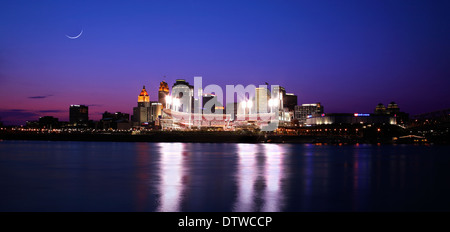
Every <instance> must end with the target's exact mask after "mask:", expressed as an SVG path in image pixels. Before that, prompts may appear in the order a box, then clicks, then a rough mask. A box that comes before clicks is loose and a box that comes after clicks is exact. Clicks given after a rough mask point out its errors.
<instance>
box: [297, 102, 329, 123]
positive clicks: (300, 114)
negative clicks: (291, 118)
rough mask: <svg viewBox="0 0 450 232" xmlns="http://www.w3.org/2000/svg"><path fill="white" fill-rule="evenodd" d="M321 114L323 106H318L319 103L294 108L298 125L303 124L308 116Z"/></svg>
mask: <svg viewBox="0 0 450 232" xmlns="http://www.w3.org/2000/svg"><path fill="white" fill-rule="evenodd" d="M322 113H323V105H322V104H320V102H318V103H313V104H302V105H301V106H295V118H296V119H298V122H299V123H300V125H303V124H305V123H306V119H307V117H309V116H310V115H315V114H322Z"/></svg>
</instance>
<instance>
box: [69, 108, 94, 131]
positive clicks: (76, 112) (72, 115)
mask: <svg viewBox="0 0 450 232" xmlns="http://www.w3.org/2000/svg"><path fill="white" fill-rule="evenodd" d="M69 121H70V123H72V124H74V125H75V126H77V125H83V126H86V125H87V123H88V122H89V109H88V107H87V106H85V105H70V109H69Z"/></svg>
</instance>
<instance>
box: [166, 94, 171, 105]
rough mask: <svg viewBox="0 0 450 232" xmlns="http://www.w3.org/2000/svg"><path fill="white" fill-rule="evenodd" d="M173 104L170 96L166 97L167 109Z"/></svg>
mask: <svg viewBox="0 0 450 232" xmlns="http://www.w3.org/2000/svg"><path fill="white" fill-rule="evenodd" d="M170 104H172V97H171V96H170V95H167V96H166V108H168V105H170Z"/></svg>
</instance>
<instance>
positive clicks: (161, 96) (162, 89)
mask: <svg viewBox="0 0 450 232" xmlns="http://www.w3.org/2000/svg"><path fill="white" fill-rule="evenodd" d="M168 95H169V85H168V84H167V83H166V82H165V81H161V83H160V84H159V91H158V102H159V103H161V104H162V106H163V108H165V107H166V96H168Z"/></svg>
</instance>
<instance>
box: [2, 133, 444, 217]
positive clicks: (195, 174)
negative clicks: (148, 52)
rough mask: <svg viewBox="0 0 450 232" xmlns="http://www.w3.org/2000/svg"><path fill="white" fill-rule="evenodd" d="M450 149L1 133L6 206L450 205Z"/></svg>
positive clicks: (69, 208) (254, 207) (314, 207)
mask: <svg viewBox="0 0 450 232" xmlns="http://www.w3.org/2000/svg"><path fill="white" fill-rule="evenodd" d="M449 151H450V148H449V147H448V146H447V147H446V146H430V147H427V146H409V145H402V146H387V145H381V146H373V145H359V146H316V145H307V144H220V143H216V144H195V143H192V144H191V143H110V142H47V141H3V142H1V143H0V189H2V193H1V194H0V211H158V212H162V211H164V212H166V211H170V212H175V211H239V212H242V211H244V212H254V211H270V212H274V211H428V210H430V211H437V210H441V211H449V210H450V200H449V197H448V196H449V195H450V185H448V180H449V179H450V169H449V168H448V167H449V165H450V156H449V155H448V154H449Z"/></svg>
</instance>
